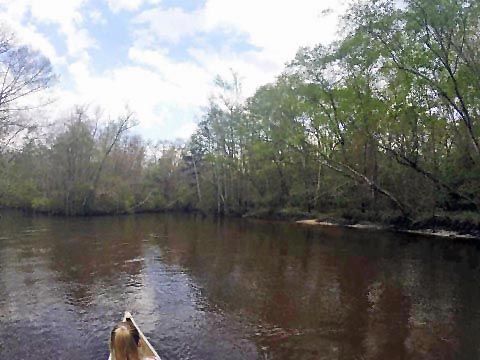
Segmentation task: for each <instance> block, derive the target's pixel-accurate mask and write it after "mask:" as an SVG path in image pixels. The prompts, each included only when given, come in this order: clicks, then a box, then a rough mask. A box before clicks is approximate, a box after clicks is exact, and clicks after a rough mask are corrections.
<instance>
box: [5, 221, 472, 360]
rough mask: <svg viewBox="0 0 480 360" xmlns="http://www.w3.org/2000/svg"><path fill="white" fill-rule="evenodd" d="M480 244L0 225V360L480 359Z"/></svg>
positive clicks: (120, 225)
mask: <svg viewBox="0 0 480 360" xmlns="http://www.w3.org/2000/svg"><path fill="white" fill-rule="evenodd" d="M479 255H480V253H479V249H478V248H477V246H475V245H474V244H473V243H472V242H470V243H468V242H463V243H460V242H452V241H445V240H431V239H420V238H415V237H412V236H405V235H399V234H392V233H380V232H368V231H361V230H344V229H338V228H311V227H302V226H298V225H289V224H283V223H267V222H263V223H262V222H246V221H239V220H226V221H221V222H218V221H215V220H211V219H210V220H209V219H201V218H195V217H192V216H173V215H142V216H131V217H104V218H94V219H64V218H45V217H36V218H31V217H22V216H19V215H15V214H6V215H4V216H3V218H1V219H0V359H2V360H3V359H15V360H17V359H29V360H30V359H85V360H87V359H88V360H91V359H107V357H108V350H107V338H108V335H109V331H110V328H111V327H112V326H113V325H114V324H115V322H117V321H118V320H119V319H120V317H121V315H122V313H123V311H124V310H126V309H128V310H130V311H131V312H132V313H133V314H134V316H135V317H136V320H137V321H138V323H139V324H140V325H141V327H142V329H143V330H144V332H145V333H146V335H147V336H148V337H149V338H150V339H151V342H152V343H153V344H154V346H155V347H156V349H157V350H158V352H159V354H160V356H162V358H163V359H478V358H479V356H480V350H479V349H480V283H479V275H480V268H479Z"/></svg>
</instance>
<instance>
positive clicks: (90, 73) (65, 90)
mask: <svg viewBox="0 0 480 360" xmlns="http://www.w3.org/2000/svg"><path fill="white" fill-rule="evenodd" d="M345 1H346V0H95V1H94V0H15V1H13V0H0V23H1V24H2V25H3V26H7V27H8V28H9V29H11V30H12V31H13V32H14V33H15V34H16V37H17V39H18V41H19V42H21V43H24V44H28V45H29V46H31V47H32V48H34V49H35V50H38V51H40V52H41V53H43V54H44V55H45V56H46V57H48V58H49V59H50V61H51V62H52V65H53V68H54V71H55V73H56V74H57V75H58V81H57V82H56V84H55V85H54V87H53V88H52V89H51V96H52V99H54V104H53V106H52V108H51V109H52V113H55V114H57V115H55V116H62V115H61V114H62V113H64V114H67V113H68V111H70V109H71V108H72V107H73V106H75V105H87V104H88V105H89V107H90V108H95V107H100V108H102V109H103V113H104V114H108V116H110V117H116V116H119V115H120V114H122V113H123V112H124V111H125V108H126V106H128V108H129V109H131V110H132V111H133V112H134V113H135V115H136V118H137V120H138V125H137V127H136V128H135V132H137V133H139V134H140V135H142V136H143V137H144V138H146V139H151V140H159V139H167V140H173V139H176V138H184V139H186V138H188V137H189V136H190V135H191V134H192V133H193V132H194V131H195V128H196V123H197V122H198V120H199V119H200V118H201V116H202V111H203V110H202V109H204V108H205V106H206V105H207V104H208V98H209V96H210V95H211V94H212V93H213V91H214V79H215V77H216V76H217V75H220V76H222V77H224V78H226V79H228V78H229V76H231V72H232V70H233V71H235V72H236V73H237V74H238V75H239V77H240V79H241V82H242V95H243V96H244V97H248V96H251V95H253V94H254V92H255V89H257V88H258V87H259V86H261V85H264V84H266V83H269V82H272V81H274V80H275V77H276V76H278V75H279V74H280V73H281V72H282V70H283V69H284V67H285V64H286V63H287V62H288V61H290V60H292V59H293V58H294V56H295V53H296V52H297V50H298V48H299V47H301V46H313V45H316V44H318V43H322V44H328V43H330V42H331V41H333V40H334V39H335V37H336V34H337V30H338V15H339V14H341V13H342V12H343V11H344V9H345V7H346V5H345Z"/></svg>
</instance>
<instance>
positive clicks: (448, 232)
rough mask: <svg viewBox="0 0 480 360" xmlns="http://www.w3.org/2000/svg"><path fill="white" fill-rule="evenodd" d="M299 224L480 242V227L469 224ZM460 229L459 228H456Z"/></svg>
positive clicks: (315, 221) (316, 221)
mask: <svg viewBox="0 0 480 360" xmlns="http://www.w3.org/2000/svg"><path fill="white" fill-rule="evenodd" d="M296 223H297V224H301V225H309V226H336V227H346V228H352V229H364V230H376V231H379V230H387V231H396V232H402V233H408V234H415V235H422V236H434V237H442V238H451V239H476V240H480V227H479V226H478V225H477V226H476V227H475V224H471V223H469V226H468V228H469V230H468V231H462V230H454V229H452V228H446V227H438V226H436V227H422V226H420V224H419V223H417V224H416V223H414V224H413V225H412V227H411V228H407V227H399V226H394V225H386V224H380V223H372V222H358V223H350V222H349V221H347V220H346V219H337V220H336V221H335V220H328V221H327V220H322V219H305V220H297V221H296ZM455 229H458V226H456V227H455Z"/></svg>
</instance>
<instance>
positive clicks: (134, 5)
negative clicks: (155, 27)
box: [107, 0, 161, 13]
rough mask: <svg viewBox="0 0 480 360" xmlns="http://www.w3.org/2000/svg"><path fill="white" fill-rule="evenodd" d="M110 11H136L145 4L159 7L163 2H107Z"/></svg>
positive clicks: (134, 0) (125, 0)
mask: <svg viewBox="0 0 480 360" xmlns="http://www.w3.org/2000/svg"><path fill="white" fill-rule="evenodd" d="M107 2H108V6H109V7H110V9H111V10H112V11H113V12H114V13H117V12H119V11H122V10H126V11H135V10H137V9H139V8H140V7H141V6H142V5H143V4H144V3H147V4H152V5H158V4H160V2H161V0H107Z"/></svg>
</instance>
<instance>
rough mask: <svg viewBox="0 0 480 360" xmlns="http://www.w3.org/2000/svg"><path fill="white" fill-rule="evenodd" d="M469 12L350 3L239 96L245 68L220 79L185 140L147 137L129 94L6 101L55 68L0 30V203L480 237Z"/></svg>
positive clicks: (471, 8) (41, 83)
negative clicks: (62, 101) (117, 111)
mask: <svg viewBox="0 0 480 360" xmlns="http://www.w3.org/2000/svg"><path fill="white" fill-rule="evenodd" d="M479 19H480V1H468V0H467V1H462V2H458V1H455V0H444V1H441V2H434V1H431V0H407V1H405V2H404V3H402V5H401V6H399V4H398V2H397V1H394V0H385V1H375V2H371V1H359V2H355V3H353V4H352V6H351V7H350V8H349V10H348V11H347V12H346V14H345V16H344V18H343V24H342V32H341V37H340V38H339V40H338V41H336V42H334V43H332V44H329V45H323V44H319V45H317V46H314V47H310V48H301V49H299V50H298V52H297V54H296V56H295V57H294V58H293V59H292V60H291V61H290V63H288V64H287V65H286V67H285V69H284V70H283V72H282V73H281V74H280V75H279V76H278V77H277V78H276V79H275V80H273V81H272V82H271V83H268V84H265V85H263V86H261V87H259V88H258V89H257V90H256V92H255V93H254V94H253V95H251V96H250V97H248V98H245V97H244V96H243V95H242V84H241V81H240V79H241V74H240V75H239V74H236V73H235V72H234V71H232V74H231V75H232V76H231V78H228V79H225V78H221V77H218V78H216V79H215V85H216V89H215V91H214V93H213V94H212V96H211V98H210V100H209V103H208V105H207V106H206V107H205V108H203V110H202V115H201V117H200V118H199V119H198V124H197V129H196V130H195V132H194V133H193V134H192V136H191V137H190V139H188V140H186V141H157V142H154V141H146V140H145V139H143V138H141V137H140V136H138V135H136V134H134V133H133V132H132V131H131V128H132V127H134V126H135V124H136V123H137V122H138V121H139V120H141V119H137V118H136V115H135V112H134V111H133V110H131V109H128V108H126V109H125V113H124V114H123V115H121V116H119V117H118V118H115V119H114V118H111V117H108V116H107V115H106V114H103V113H102V112H101V111H94V109H92V108H89V107H88V106H77V107H75V108H73V109H72V111H71V113H70V114H68V115H66V116H65V117H64V118H59V119H50V118H47V119H39V116H40V113H39V112H33V113H31V112H28V111H26V110H22V109H24V108H25V107H24V106H19V105H20V104H17V105H18V106H13V105H14V104H15V102H16V101H17V100H18V97H19V96H20V98H21V99H20V100H21V102H22V105H24V104H25V103H28V102H29V101H28V99H31V98H30V97H29V96H30V94H32V93H37V92H41V91H43V90H44V89H46V88H47V87H49V86H50V85H51V83H52V82H53V80H54V78H55V76H54V75H53V69H52V67H51V66H50V63H49V61H48V59H44V58H43V57H41V56H40V55H39V54H37V53H34V52H31V51H28V50H26V49H25V48H22V47H20V48H19V47H18V46H17V45H16V44H14V43H12V41H11V39H10V38H9V37H7V36H4V37H3V38H2V37H1V36H0V45H1V46H0V50H1V51H3V53H2V52H1V51H0V75H2V78H4V82H5V84H6V86H5V88H4V89H5V91H7V90H8V91H10V92H9V93H5V94H3V96H1V97H0V112H1V115H2V116H0V206H3V207H5V208H19V209H25V210H29V211H32V212H38V213H48V214H59V215H66V216H88V215H100V214H128V213H139V212H159V211H185V212H193V211H198V212H199V213H201V214H204V215H214V216H239V217H240V216H244V217H254V218H255V217H256V218H262V219H284V220H300V219H319V221H318V223H319V224H321V223H323V224H327V223H333V224H338V225H341V226H349V227H357V228H368V227H376V226H378V227H382V228H389V229H396V230H402V231H410V232H415V233H418V232H420V233H422V234H437V235H443V236H453V235H454V234H458V235H459V236H468V235H471V236H475V237H478V236H479V234H480V230H479V224H480V77H479V74H480V50H479V49H480V37H479V35H478V26H479ZM0 30H1V27H0ZM0 35H1V31H0ZM19 64H20V65H21V66H19ZM18 101H19V100H18ZM42 121H43V122H42ZM42 123H49V124H54V125H55V126H42V125H41V124H42ZM310 223H311V222H310ZM314 223H317V221H315V222H314ZM377 224H378V225H377ZM429 229H430V230H429Z"/></svg>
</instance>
